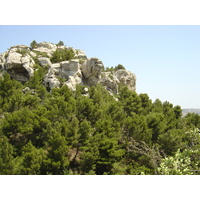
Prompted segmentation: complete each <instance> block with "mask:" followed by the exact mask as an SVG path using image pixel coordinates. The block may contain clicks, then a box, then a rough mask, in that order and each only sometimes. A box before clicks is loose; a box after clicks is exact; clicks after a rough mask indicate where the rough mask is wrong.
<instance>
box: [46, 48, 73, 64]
mask: <svg viewBox="0 0 200 200" xmlns="http://www.w3.org/2000/svg"><path fill="white" fill-rule="evenodd" d="M74 56H75V54H74V52H73V50H72V49H69V50H68V49H56V51H55V52H54V53H53V55H52V57H51V59H50V60H51V62H52V63H58V62H62V61H65V60H71V59H73V58H74Z"/></svg>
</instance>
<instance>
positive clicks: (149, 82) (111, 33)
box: [0, 25, 200, 108]
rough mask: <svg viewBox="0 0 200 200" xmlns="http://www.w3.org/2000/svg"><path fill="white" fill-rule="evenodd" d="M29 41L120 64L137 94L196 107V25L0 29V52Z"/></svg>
mask: <svg viewBox="0 0 200 200" xmlns="http://www.w3.org/2000/svg"><path fill="white" fill-rule="evenodd" d="M33 40H36V41H37V42H42V41H46V42H52V43H58V42H59V41H60V40H61V41H63V42H64V43H65V45H66V46H71V47H74V48H77V49H82V50H84V51H85V52H86V54H87V56H88V57H98V58H99V59H100V60H102V61H103V63H104V65H105V67H110V66H116V65H118V64H122V65H123V66H124V67H125V68H126V69H127V70H129V71H131V72H133V73H135V74H136V76H137V92H138V93H147V94H148V95H149V97H150V98H151V99H152V100H153V101H154V100H155V99H156V98H159V99H160V100H161V101H169V102H171V103H172V104H173V105H180V106H181V107H182V108H200V92H199V89H200V79H199V76H200V26H192V25H189V26H175V25H174V26H164V25H163V26H160V25H158V26H151V25H148V26H145V25H141V26H139V25H128V26H126V25H122V26H120V25H117V26H112V25H105V26H101V25H80V26H78V25H61V26H59V25H55V26H53V25H50V26H44V25H39V26H34V25H24V26H18V25H14V26H11V25H10V26H4V25H1V26H0V53H2V52H4V51H6V50H7V49H8V48H9V47H10V46H13V45H17V44H25V45H30V43H31V42H32V41H33Z"/></svg>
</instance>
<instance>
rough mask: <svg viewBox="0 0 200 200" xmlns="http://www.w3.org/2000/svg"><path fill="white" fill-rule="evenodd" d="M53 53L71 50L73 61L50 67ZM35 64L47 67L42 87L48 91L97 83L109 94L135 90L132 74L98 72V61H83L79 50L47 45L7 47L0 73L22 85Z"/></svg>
mask: <svg viewBox="0 0 200 200" xmlns="http://www.w3.org/2000/svg"><path fill="white" fill-rule="evenodd" d="M57 49H59V50H61V49H68V50H69V49H70V50H73V52H74V54H75V59H71V60H69V61H67V60H64V61H62V62H59V63H53V64H52V62H51V56H52V54H53V53H54V52H55V51H56V50H57ZM35 60H37V64H38V63H39V64H40V66H42V67H48V72H47V74H46V75H45V77H44V84H45V85H46V87H48V88H49V89H52V88H55V87H59V86H60V84H61V83H62V84H64V85H67V86H68V87H69V88H70V89H72V90H75V89H76V85H77V84H81V85H88V86H93V85H96V84H99V83H100V84H102V85H103V86H105V87H106V89H107V90H108V91H110V92H113V93H118V87H119V84H120V85H124V86H127V87H128V88H129V89H130V90H135V89H136V77H135V75H134V74H133V73H131V72H129V71H126V70H124V69H119V70H117V71H109V72H102V70H103V68H104V66H103V63H102V61H101V60H99V59H98V58H94V57H93V58H87V56H86V54H85V52H84V51H82V50H78V49H74V48H72V47H66V46H57V45H55V44H52V43H47V42H42V43H39V44H37V46H36V47H35V48H34V49H31V48H29V47H28V46H25V45H17V46H14V47H11V48H10V49H9V50H8V51H6V52H4V53H2V54H0V70H1V71H7V72H8V73H9V74H10V75H11V77H12V78H14V79H16V80H18V81H21V82H26V81H28V80H29V78H30V77H31V76H32V75H33V74H34V70H35Z"/></svg>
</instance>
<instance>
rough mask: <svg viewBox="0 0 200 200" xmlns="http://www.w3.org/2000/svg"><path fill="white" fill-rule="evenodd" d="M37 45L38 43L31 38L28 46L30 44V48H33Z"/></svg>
mask: <svg viewBox="0 0 200 200" xmlns="http://www.w3.org/2000/svg"><path fill="white" fill-rule="evenodd" d="M37 45H38V43H37V42H36V41H35V40H33V41H32V42H31V44H30V46H31V48H32V49H35V48H36V47H37Z"/></svg>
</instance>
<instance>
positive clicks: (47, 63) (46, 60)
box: [38, 57, 52, 67]
mask: <svg viewBox="0 0 200 200" xmlns="http://www.w3.org/2000/svg"><path fill="white" fill-rule="evenodd" d="M38 60H39V62H40V64H41V65H42V66H43V67H45V66H51V65H52V63H51V61H50V59H49V58H46V57H40V58H38Z"/></svg>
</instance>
